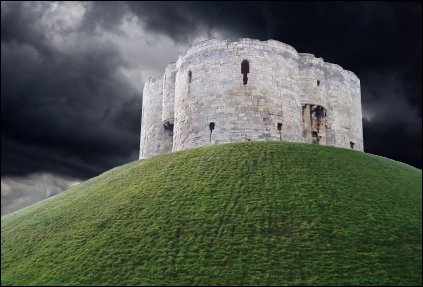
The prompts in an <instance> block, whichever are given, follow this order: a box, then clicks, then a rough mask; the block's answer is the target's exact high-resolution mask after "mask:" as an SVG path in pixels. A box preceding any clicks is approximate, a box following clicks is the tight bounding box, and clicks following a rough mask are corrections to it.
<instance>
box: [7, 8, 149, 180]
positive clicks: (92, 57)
mask: <svg viewBox="0 0 423 287" xmlns="http://www.w3.org/2000/svg"><path fill="white" fill-rule="evenodd" d="M29 5H31V4H30V3H29V2H26V3H22V2H16V3H8V4H7V7H6V9H4V10H3V4H2V47H1V81H2V89H1V121H2V123H1V129H2V130H1V133H2V139H1V141H2V147H1V149H2V151H1V153H2V161H1V168H2V175H8V174H26V173H29V172H34V171H51V172H59V173H61V174H67V175H73V176H79V177H83V178H86V177H91V176H93V175H96V174H98V173H99V172H101V171H104V170H107V169H109V168H111V167H113V166H116V165H118V164H122V163H124V162H127V161H130V160H134V159H136V157H135V156H134V153H135V152H136V150H137V149H138V142H139V139H138V133H139V118H140V110H141V96H140V94H139V93H138V92H137V91H136V90H135V89H134V88H133V87H132V86H131V85H130V84H129V82H128V81H127V80H126V78H125V77H123V76H122V75H121V74H119V73H118V69H119V68H120V67H122V66H125V64H126V63H125V60H124V59H123V57H122V55H121V54H120V52H119V50H118V49H117V48H116V47H115V46H114V45H113V44H112V43H109V42H102V41H100V40H97V39H96V38H93V39H90V38H88V37H87V38H76V39H77V40H79V41H81V42H80V43H77V45H75V46H74V47H73V48H72V49H59V48H57V45H56V46H55V45H53V44H52V41H53V40H54V39H53V40H52V39H51V37H53V36H56V37H58V36H64V37H71V36H72V35H75V33H77V32H79V31H78V29H79V27H75V28H74V29H73V30H66V31H59V33H56V34H55V35H53V36H52V35H49V32H50V31H49V30H48V28H49V26H48V25H45V24H42V23H41V19H42V18H43V15H44V14H45V11H46V10H47V9H49V8H50V6H49V5H52V4H51V3H38V4H34V6H33V7H32V6H31V7H29ZM30 8H34V9H30ZM43 29H44V30H43ZM55 32H57V31H55ZM49 37H50V38H49Z"/></svg>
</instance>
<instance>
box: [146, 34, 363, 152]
mask: <svg viewBox="0 0 423 287" xmlns="http://www.w3.org/2000/svg"><path fill="white" fill-rule="evenodd" d="M249 140H252V141H260V140H261V141H263V140H274V141H289V142H301V143H314V144H320V145H330V146H336V147H342V148H348V149H354V150H359V151H363V129H362V112H361V93H360V80H359V79H358V78H357V76H356V75H355V74H354V73H352V72H350V71H347V70H344V69H343V68H341V67H340V66H338V65H336V64H331V63H327V62H324V61H323V59H322V58H316V57H314V55H312V54H305V53H298V52H297V51H296V50H295V49H294V48H293V47H291V46H289V45H287V44H284V43H281V42H278V41H275V40H268V41H259V40H252V39H240V40H239V41H238V42H230V41H228V40H226V41H221V40H215V39H213V40H206V41H203V42H200V43H197V44H195V45H194V46H192V47H191V48H190V49H188V51H187V52H186V54H185V55H183V56H180V57H179V59H178V61H177V62H176V63H171V64H169V65H168V66H167V67H166V70H165V73H164V75H162V76H159V77H157V78H153V79H148V80H147V82H146V83H145V86H144V92H143V106H142V120H141V143H140V159H142V158H146V157H149V156H153V155H158V154H162V153H167V152H171V151H178V150H183V149H188V148H192V147H199V146H205V145H210V144H219V143H229V142H237V141H249Z"/></svg>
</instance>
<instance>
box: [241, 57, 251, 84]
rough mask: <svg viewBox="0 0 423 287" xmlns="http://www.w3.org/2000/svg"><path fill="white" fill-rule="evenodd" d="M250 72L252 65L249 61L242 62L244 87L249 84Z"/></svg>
mask: <svg viewBox="0 0 423 287" xmlns="http://www.w3.org/2000/svg"><path fill="white" fill-rule="evenodd" d="M249 72H250V64H249V63H248V61H247V60H244V61H242V63H241V74H242V75H243V77H242V80H243V81H244V85H246V84H247V81H248V77H247V74H248V73H249Z"/></svg>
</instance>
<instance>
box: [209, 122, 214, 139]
mask: <svg viewBox="0 0 423 287" xmlns="http://www.w3.org/2000/svg"><path fill="white" fill-rule="evenodd" d="M214 126H215V124H214V122H211V123H210V124H209V128H210V142H211V136H212V132H213V130H214Z"/></svg>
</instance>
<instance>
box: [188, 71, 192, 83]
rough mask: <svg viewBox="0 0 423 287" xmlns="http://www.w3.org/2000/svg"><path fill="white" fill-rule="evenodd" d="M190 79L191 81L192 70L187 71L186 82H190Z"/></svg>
mask: <svg viewBox="0 0 423 287" xmlns="http://www.w3.org/2000/svg"><path fill="white" fill-rule="evenodd" d="M191 81H192V72H191V70H190V71H188V83H191Z"/></svg>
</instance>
